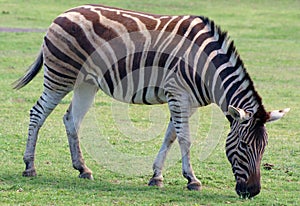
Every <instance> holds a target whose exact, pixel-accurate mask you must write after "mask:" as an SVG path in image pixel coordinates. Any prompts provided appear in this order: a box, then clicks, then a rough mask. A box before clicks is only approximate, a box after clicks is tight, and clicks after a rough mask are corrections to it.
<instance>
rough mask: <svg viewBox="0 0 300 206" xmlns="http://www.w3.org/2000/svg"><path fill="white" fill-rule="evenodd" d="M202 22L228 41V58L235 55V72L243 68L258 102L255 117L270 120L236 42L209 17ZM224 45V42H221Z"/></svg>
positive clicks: (249, 87) (203, 18)
mask: <svg viewBox="0 0 300 206" xmlns="http://www.w3.org/2000/svg"><path fill="white" fill-rule="evenodd" d="M200 18H201V19H202V21H203V22H204V23H205V24H206V25H209V27H210V28H211V31H212V32H217V33H218V34H219V39H221V40H224V41H227V42H228V45H229V46H228V51H227V57H228V58H230V56H231V55H232V54H233V55H235V57H236V64H235V66H234V68H235V70H237V69H238V68H239V67H242V70H241V72H242V73H244V80H247V81H248V82H249V85H248V86H247V88H248V90H251V91H252V92H253V97H254V99H255V101H257V103H258V105H259V108H258V110H257V112H256V114H255V117H256V118H258V119H260V120H261V121H262V122H263V123H265V121H266V120H267V119H268V113H267V112H266V111H265V108H264V106H263V104H262V98H261V96H260V95H259V94H258V92H257V91H256V89H255V87H254V82H253V81H252V79H251V77H250V75H249V73H248V72H247V70H246V67H245V65H244V62H243V61H242V59H241V57H240V54H239V53H238V50H237V48H236V46H235V44H234V41H233V40H232V39H230V36H229V35H228V32H227V31H222V29H221V27H220V26H218V25H216V24H215V22H214V21H213V20H210V19H209V18H207V17H202V16H200ZM221 43H223V42H221Z"/></svg>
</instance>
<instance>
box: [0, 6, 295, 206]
mask: <svg viewBox="0 0 300 206" xmlns="http://www.w3.org/2000/svg"><path fill="white" fill-rule="evenodd" d="M83 3H86V2H83V1H79V0H75V1H72V2H68V1H56V0H55V1H54V0H48V1H47V2H43V1H37V0H30V1H21V0H18V1H16V0H9V1H8V0H0V8H1V9H0V26H1V27H18V28H47V27H48V25H49V24H50V23H51V21H52V20H53V19H54V18H55V17H56V16H57V15H58V14H60V13H61V12H63V11H65V10H66V9H68V8H70V7H73V6H77V5H80V4H83ZM89 3H98V2H89ZM101 3H103V4H106V5H111V6H118V7H123V8H127V9H133V10H140V11H147V12H152V13H163V14H195V15H205V16H209V17H210V18H212V19H214V20H215V22H216V23H217V24H219V25H221V27H222V28H223V29H224V30H228V31H229V34H230V36H231V37H232V39H234V40H235V43H236V46H237V48H238V50H239V53H240V54H241V56H242V59H243V60H244V62H245V65H246V67H247V68H248V69H247V70H248V72H249V73H250V75H251V77H252V78H253V80H254V82H255V85H256V88H257V90H258V91H259V93H260V94H261V96H262V97H263V102H264V104H265V106H266V108H267V109H268V110H272V109H282V108H285V107H290V108H291V112H290V113H289V114H288V115H287V116H286V117H285V118H284V119H283V120H280V121H279V122H276V123H273V124H269V125H268V126H267V128H268V131H269V145H268V147H267V150H266V152H265V154H264V157H263V160H262V163H271V164H274V168H273V169H272V170H264V169H262V171H261V173H262V174H261V175H262V191H261V193H260V194H259V195H258V196H257V197H255V198H254V199H252V200H243V199H239V198H238V197H237V196H236V194H235V191H234V184H235V183H234V178H233V175H232V172H231V168H230V165H229V163H228V161H227V160H226V156H225V152H224V143H225V139H226V133H227V132H228V125H227V124H226V125H225V127H224V132H223V133H222V136H221V138H220V139H218V138H214V140H215V141H216V143H217V145H216V147H213V148H212V151H208V152H209V154H210V152H211V154H210V155H209V156H208V158H206V159H204V160H199V159H200V158H199V156H201V155H204V154H203V151H206V150H202V148H205V147H204V146H205V145H204V143H205V142H206V141H208V140H207V139H206V138H205V136H206V135H207V131H208V130H209V127H210V125H211V124H210V119H209V118H206V117H210V114H211V113H210V112H211V107H207V108H201V109H199V112H198V113H197V114H196V116H197V118H198V119H197V118H196V119H195V121H194V122H195V123H197V121H198V120H199V122H200V123H199V125H200V126H201V127H196V130H195V131H196V132H194V133H195V134H197V135H196V137H195V138H194V139H195V140H194V143H193V154H192V162H193V166H194V170H195V172H196V174H197V176H198V177H199V178H200V179H201V181H202V184H203V190H202V191H201V192H200V193H199V192H193V191H187V190H186V189H184V186H185V184H186V180H185V179H184V178H183V177H182V176H181V163H180V158H179V157H178V154H177V153H176V152H175V151H174V152H173V153H172V155H171V156H170V157H169V162H168V168H167V169H166V171H165V175H164V176H165V182H164V184H165V187H164V188H163V189H157V188H152V187H147V186H146V184H147V181H148V180H149V178H150V177H151V167H152V161H153V158H154V155H155V154H156V152H157V151H158V149H159V146H160V143H161V141H162V135H163V130H164V128H165V127H166V125H165V122H167V119H168V114H167V113H166V107H165V106H162V107H143V106H132V105H130V106H129V109H128V111H129V114H128V116H126V114H125V115H124V116H123V115H121V114H120V115H117V116H116V111H119V110H117V109H118V108H119V107H120V108H121V110H120V111H122V108H125V110H126V108H127V107H128V106H126V105H123V104H119V103H116V102H114V101H112V100H111V99H109V98H107V97H106V96H105V95H104V94H103V93H99V94H98V96H97V98H96V100H95V104H94V107H93V108H92V111H91V112H90V113H89V116H87V118H86V120H85V121H86V124H84V126H87V127H86V128H85V129H83V131H82V143H83V146H84V147H85V150H84V154H85V159H86V162H87V164H88V166H89V167H90V168H91V169H92V170H93V171H94V178H95V180H94V181H87V180H82V179H79V178H77V175H78V173H77V171H75V170H73V169H72V165H71V160H70V155H69V149H68V143H67V138H66V135H65V131H64V126H63V123H62V116H63V114H64V112H65V110H66V109H67V107H68V104H69V103H70V100H71V95H69V96H67V97H66V98H65V99H64V100H63V101H62V103H61V104H60V105H59V106H58V107H57V109H56V110H55V111H54V112H53V113H52V114H51V116H50V117H49V118H48V120H47V121H46V123H45V125H44V127H43V128H42V129H41V131H40V139H39V141H38V145H37V151H36V167H37V172H38V176H37V177H36V178H24V177H22V176H21V173H22V171H23V169H24V164H23V160H22V157H23V152H24V149H25V144H26V133H27V126H28V113H29V109H30V108H31V107H32V105H33V104H34V103H35V101H36V100H37V98H38V97H39V95H40V93H41V90H42V74H39V75H38V77H37V78H36V79H35V80H34V81H33V82H32V83H30V84H29V85H28V86H27V87H25V88H24V89H22V90H21V91H14V90H12V89H11V85H10V83H11V82H13V81H15V80H16V79H18V78H19V77H20V76H21V75H22V74H23V72H24V70H25V68H26V67H27V66H28V65H30V64H31V63H32V62H33V60H34V58H35V57H36V55H37V53H38V51H39V48H40V45H41V43H42V39H43V35H44V34H42V33H0V62H1V63H0V88H1V90H0V92H1V95H0V108H1V115H0V157H1V160H0V165H1V169H0V199H1V203H0V204H4V205H224V204H228V205H297V204H299V202H300V199H299V192H300V167H299V163H300V139H299V136H300V132H299V120H298V117H299V116H300V108H299V99H300V81H299V79H300V69H299V60H300V39H299V37H300V22H299V18H300V15H299V7H300V3H299V1H292V0H287V1H279V0H278V1H269V0H262V1H238V0H231V1H220V0H218V1H196V0H172V1H157V2H153V3H150V2H149V1H146V0H139V1H137V0H135V1H129V0H124V1H122V2H120V1H117V0H111V1H107V0H103V1H101ZM121 113H122V112H121ZM155 113H160V114H162V115H163V117H162V118H161V119H160V118H159V117H160V116H159V117H157V116H155ZM151 115H152V116H151ZM153 115H154V116H153ZM149 116H150V117H151V118H152V120H155V121H157V122H155V121H150V120H151V119H150V120H149V118H150V117H149ZM116 117H117V118H116ZM90 121H92V123H94V124H93V125H92V124H89V123H90ZM215 121H216V120H215ZM128 122H129V123H131V124H132V125H129V124H128ZM90 125H92V126H90ZM127 125H128V127H129V129H127V130H126V128H127V127H126V126H127ZM157 125H158V126H159V128H160V132H158V133H157V134H156V133H155V137H152V136H151V135H150V136H149V135H148V134H151V133H153V131H154V130H153V131H152V127H153V126H155V127H156V126H157ZM122 126H123V127H122ZM134 129H135V130H137V133H131V132H133V130H134ZM155 131H156V130H155ZM97 132H98V133H97ZM132 134H133V136H134V137H138V138H137V139H134V138H132V137H131V135H132ZM92 135H98V136H101V137H102V139H101V141H102V142H101V141H100V140H99V139H95V140H94V139H93V136H92ZM90 138H91V139H90ZM91 140H94V141H93V142H92V143H95V145H94V146H95V147H90V142H89V141H91ZM203 142H204V143H203ZM96 143H97V144H101V143H106V144H107V145H108V146H110V147H109V148H110V149H107V148H100V149H103V150H100V149H99V148H97V147H96V146H97V145H96ZM112 150H113V151H114V154H120V155H119V156H116V157H115V156H111V153H109V152H111V151H112ZM175 150H176V149H175ZM105 152H106V153H105ZM107 153H108V154H109V155H107ZM95 154H97V156H96V155H95ZM173 154H174V156H173ZM176 155H177V156H176ZM110 156H111V157H112V158H115V161H112V160H111V158H110ZM134 158H136V160H137V162H134V160H135V159H134ZM138 160H147V161H141V162H138ZM99 162H100V163H99ZM119 165H122V166H124V167H125V168H128V169H126V170H125V172H124V169H123V170H122V167H121V168H120V167H119ZM128 165H129V167H128ZM126 172H127V174H126Z"/></svg>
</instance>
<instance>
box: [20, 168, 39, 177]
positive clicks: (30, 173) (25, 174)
mask: <svg viewBox="0 0 300 206" xmlns="http://www.w3.org/2000/svg"><path fill="white" fill-rule="evenodd" d="M22 176H23V177H35V176H36V171H35V169H27V170H25V171H24V172H23V173H22Z"/></svg>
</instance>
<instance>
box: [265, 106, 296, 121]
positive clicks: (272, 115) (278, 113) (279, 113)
mask: <svg viewBox="0 0 300 206" xmlns="http://www.w3.org/2000/svg"><path fill="white" fill-rule="evenodd" d="M289 111H290V108H285V109H282V110H274V111H272V112H268V113H269V118H268V119H267V121H266V122H273V121H276V120H279V119H280V118H282V117H283V116H284V115H285V114H286V113H288V112H289Z"/></svg>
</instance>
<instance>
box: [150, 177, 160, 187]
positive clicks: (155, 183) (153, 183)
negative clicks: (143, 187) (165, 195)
mask: <svg viewBox="0 0 300 206" xmlns="http://www.w3.org/2000/svg"><path fill="white" fill-rule="evenodd" d="M148 186H157V187H163V186H164V183H163V181H162V180H160V179H155V178H151V179H150V181H149V183H148Z"/></svg>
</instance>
